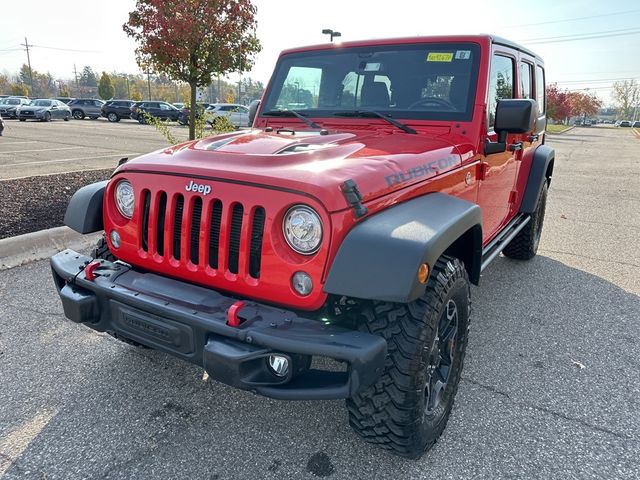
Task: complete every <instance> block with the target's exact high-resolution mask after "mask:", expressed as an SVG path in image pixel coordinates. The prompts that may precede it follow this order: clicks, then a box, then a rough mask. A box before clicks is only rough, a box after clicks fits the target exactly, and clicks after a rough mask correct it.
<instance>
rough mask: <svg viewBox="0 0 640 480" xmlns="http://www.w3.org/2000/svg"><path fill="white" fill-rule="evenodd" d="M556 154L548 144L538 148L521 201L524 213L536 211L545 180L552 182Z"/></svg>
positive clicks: (521, 209)
mask: <svg viewBox="0 0 640 480" xmlns="http://www.w3.org/2000/svg"><path fill="white" fill-rule="evenodd" d="M555 156H556V153H555V151H554V150H553V148H550V147H548V146H546V145H540V146H539V147H538V148H536V151H535V152H534V154H533V158H532V160H531V168H530V169H529V177H528V178H527V186H526V187H525V189H524V195H523V196H522V202H521V203H520V211H521V212H522V213H533V212H534V211H535V209H536V205H538V198H539V197H540V192H541V191H542V186H543V185H544V183H545V182H547V183H551V175H552V174H553V162H554V160H555Z"/></svg>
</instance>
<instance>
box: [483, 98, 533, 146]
mask: <svg viewBox="0 0 640 480" xmlns="http://www.w3.org/2000/svg"><path fill="white" fill-rule="evenodd" d="M537 118H538V104H537V103H536V101H535V100H531V99H530V98H526V99H519V98H513V99H505V100H498V106H497V107H496V119H495V123H494V126H493V129H494V130H495V132H496V133H497V134H498V141H497V142H489V141H486V142H485V144H484V154H485V155H491V154H492V153H500V152H504V151H505V150H506V149H507V134H509V133H529V132H531V131H532V130H533V128H534V127H535V124H536V119H537Z"/></svg>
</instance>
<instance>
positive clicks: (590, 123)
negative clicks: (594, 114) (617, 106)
mask: <svg viewBox="0 0 640 480" xmlns="http://www.w3.org/2000/svg"><path fill="white" fill-rule="evenodd" d="M591 125H593V122H592V121H591V120H585V121H584V122H582V126H583V127H590V126H591Z"/></svg>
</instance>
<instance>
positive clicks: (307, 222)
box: [282, 205, 322, 255]
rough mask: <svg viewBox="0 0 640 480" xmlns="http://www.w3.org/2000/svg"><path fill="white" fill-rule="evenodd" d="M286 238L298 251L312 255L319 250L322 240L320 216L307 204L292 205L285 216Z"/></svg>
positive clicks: (284, 228)
mask: <svg viewBox="0 0 640 480" xmlns="http://www.w3.org/2000/svg"><path fill="white" fill-rule="evenodd" d="M282 227H283V230H284V238H286V240H287V243H288V244H289V246H290V247H291V248H293V249H294V250H295V251H296V252H298V253H302V254H303V255H311V254H312V253H315V252H317V251H318V248H320V242H321V241H322V221H321V220H320V216H319V215H318V214H317V213H316V212H315V211H314V210H313V209H312V208H311V207H307V206H305V205H296V206H294V207H291V208H290V209H289V211H288V212H287V214H286V215H285V216H284V223H283V225H282Z"/></svg>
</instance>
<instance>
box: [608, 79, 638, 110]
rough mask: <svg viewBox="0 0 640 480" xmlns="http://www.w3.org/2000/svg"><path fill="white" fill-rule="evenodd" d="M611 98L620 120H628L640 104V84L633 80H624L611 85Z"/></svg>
mask: <svg viewBox="0 0 640 480" xmlns="http://www.w3.org/2000/svg"><path fill="white" fill-rule="evenodd" d="M612 95H613V98H614V100H615V101H616V106H617V107H618V115H620V118H622V119H630V118H631V116H632V115H633V113H634V109H635V108H638V104H640V84H639V83H638V82H637V81H635V80H624V81H622V82H615V83H614V84H613V93H612Z"/></svg>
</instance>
